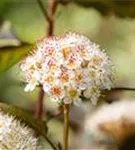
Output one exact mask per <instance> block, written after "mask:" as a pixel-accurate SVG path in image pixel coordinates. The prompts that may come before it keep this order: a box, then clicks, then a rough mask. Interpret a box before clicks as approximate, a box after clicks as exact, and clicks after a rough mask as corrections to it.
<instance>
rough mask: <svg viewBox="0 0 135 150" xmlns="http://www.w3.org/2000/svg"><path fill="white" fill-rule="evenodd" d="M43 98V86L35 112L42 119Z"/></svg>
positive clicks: (36, 116) (37, 117)
mask: <svg viewBox="0 0 135 150" xmlns="http://www.w3.org/2000/svg"><path fill="white" fill-rule="evenodd" d="M43 99H44V91H43V89H42V87H41V88H40V91H39V98H38V102H37V105H36V109H35V114H34V116H35V118H36V119H41V117H42V112H43Z"/></svg>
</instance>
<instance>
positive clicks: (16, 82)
mask: <svg viewBox="0 0 135 150" xmlns="http://www.w3.org/2000/svg"><path fill="white" fill-rule="evenodd" d="M42 2H43V4H44V7H45V8H47V0H42ZM81 3H82V5H81ZM93 3H94V2H93V1H91V0H85V1H83V0H82V1H77V0H76V1H75V0H74V1H72V2H68V3H66V4H64V5H63V4H61V3H60V4H58V6H57V10H56V13H55V23H54V25H55V26H54V34H55V35H59V34H62V33H64V32H67V31H76V32H80V33H83V34H85V35H87V36H88V37H89V38H90V39H91V40H92V41H93V42H96V43H98V44H100V46H101V48H102V49H105V51H106V52H107V53H108V55H109V56H110V58H111V60H112V62H113V65H114V67H115V75H116V80H115V86H118V87H124V86H126V87H135V69H134V66H135V19H134V8H135V2H132V4H131V1H129V3H128V1H127V2H126V4H124V3H125V2H124V1H123V5H119V3H118V4H115V5H114V4H111V5H110V4H108V3H110V1H109V0H106V1H104V0H101V1H96V2H95V3H94V5H93ZM91 4H92V5H91ZM97 6H99V7H97ZM116 6H117V7H116ZM99 10H100V11H99ZM46 34H47V22H46V18H44V15H43V13H42V11H41V8H40V7H39V5H38V3H37V0H1V1H0V100H1V101H2V102H6V103H9V104H13V105H16V106H19V107H22V108H25V109H28V110H30V111H33V110H34V107H35V104H36V101H37V97H38V90H39V88H38V87H37V89H36V90H35V91H33V92H28V93H25V92H24V87H25V84H24V83H23V82H22V78H21V73H20V69H19V63H18V62H19V60H20V59H21V58H22V56H24V55H25V54H26V53H27V52H28V51H29V50H30V49H31V44H34V43H35V42H36V40H37V39H40V38H41V37H44V36H46ZM109 96H110V95H109ZM111 96H114V97H115V99H117V98H118V99H119V98H135V92H121V93H115V92H114V93H113V94H112V95H111ZM85 103H87V102H85ZM85 103H84V104H83V106H81V109H80V108H79V109H78V108H75V109H74V110H73V112H74V115H72V116H71V120H73V119H74V118H76V116H75V114H76V115H77V113H78V111H79V112H80V114H81V115H82V116H79V118H78V120H81V117H82V118H83V117H84V115H85V114H87V112H88V109H89V108H88V107H87V106H86V104H85ZM44 105H45V108H46V111H54V110H56V109H57V105H56V104H54V103H53V102H51V101H50V100H49V99H46V100H45V101H44ZM82 120H83V119H82ZM76 122H77V119H76ZM76 122H75V123H76ZM77 123H78V122H77ZM49 125H50V126H51V129H50V130H51V131H52V132H51V133H52V136H53V138H54V139H61V138H62V122H61V121H59V120H57V119H55V120H53V121H50V122H49ZM71 133H72V134H71V137H72V138H73V137H74V134H75V133H74V130H73V129H71ZM71 140H72V139H71Z"/></svg>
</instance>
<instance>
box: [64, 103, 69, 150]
mask: <svg viewBox="0 0 135 150" xmlns="http://www.w3.org/2000/svg"><path fill="white" fill-rule="evenodd" d="M63 113H64V131H63V134H64V136H63V150H68V134H69V105H68V104H63Z"/></svg>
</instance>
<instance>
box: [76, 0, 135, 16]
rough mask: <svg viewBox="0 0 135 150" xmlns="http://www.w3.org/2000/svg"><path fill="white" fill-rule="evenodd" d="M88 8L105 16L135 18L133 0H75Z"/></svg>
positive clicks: (134, 3) (134, 2)
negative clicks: (113, 15)
mask: <svg viewBox="0 0 135 150" xmlns="http://www.w3.org/2000/svg"><path fill="white" fill-rule="evenodd" d="M73 1H74V2H75V3H77V4H79V5H81V6H84V7H86V8H88V7H93V8H95V9H97V10H98V11H100V12H101V13H102V14H103V15H108V14H110V13H113V14H115V15H116V16H119V17H135V1H133V0H128V1H126V0H73Z"/></svg>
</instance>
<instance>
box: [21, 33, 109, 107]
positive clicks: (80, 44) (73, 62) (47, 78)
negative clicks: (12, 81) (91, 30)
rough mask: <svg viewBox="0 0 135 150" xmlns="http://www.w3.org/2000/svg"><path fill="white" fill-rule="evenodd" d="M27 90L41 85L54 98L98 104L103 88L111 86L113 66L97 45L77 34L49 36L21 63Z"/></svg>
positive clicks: (65, 101) (63, 100) (64, 101)
mask: <svg viewBox="0 0 135 150" xmlns="http://www.w3.org/2000/svg"><path fill="white" fill-rule="evenodd" d="M20 67H21V70H22V71H24V73H25V77H26V81H27V82H28V84H27V86H26V88H25V91H32V90H34V89H35V87H36V86H37V85H42V86H43V90H44V92H46V93H47V94H48V95H50V96H51V98H52V99H53V100H56V101H58V102H63V103H72V102H73V103H77V102H79V101H80V100H81V99H80V96H82V94H83V96H84V97H86V98H89V99H91V101H92V103H93V104H96V102H97V99H98V97H99V96H100V91H101V89H110V88H111V87H112V65H111V62H110V60H109V59H108V56H107V55H106V54H105V53H104V52H103V51H100V48H99V46H98V45H96V44H94V43H92V42H91V41H90V40H89V39H88V38H87V37H85V36H83V35H81V34H78V33H74V32H73V33H72V32H69V33H66V34H65V35H63V36H52V37H46V38H44V39H42V40H40V41H38V42H37V48H36V49H35V50H34V51H33V52H32V54H31V55H29V56H27V57H26V58H25V59H24V60H23V61H22V63H21V65H20Z"/></svg>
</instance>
